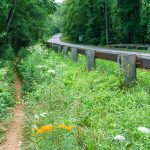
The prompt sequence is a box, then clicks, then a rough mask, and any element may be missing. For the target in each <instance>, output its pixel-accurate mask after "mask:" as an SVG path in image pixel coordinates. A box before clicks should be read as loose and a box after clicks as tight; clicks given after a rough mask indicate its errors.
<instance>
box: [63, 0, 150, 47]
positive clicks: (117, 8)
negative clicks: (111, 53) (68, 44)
mask: <svg viewBox="0 0 150 150" xmlns="http://www.w3.org/2000/svg"><path fill="white" fill-rule="evenodd" d="M61 11H62V26H61V30H62V32H63V33H64V34H65V35H69V36H70V37H71V38H72V40H73V41H76V42H78V41H79V36H83V43H88V44H100V45H104V44H105V45H107V44H112V43H127V44H130V43H132V44H134V43H135V44H136V43H138V44H139V43H142V44H144V43H146V44H150V17H149V14H150V2H149V0H132V1H131V0H94V1H91V0H84V1H83V0H78V1H77V0H65V1H64V3H63V5H62V8H61Z"/></svg>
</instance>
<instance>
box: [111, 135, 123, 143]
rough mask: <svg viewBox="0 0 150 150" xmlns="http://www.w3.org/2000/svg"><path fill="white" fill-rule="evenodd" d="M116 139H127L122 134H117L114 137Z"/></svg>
mask: <svg viewBox="0 0 150 150" xmlns="http://www.w3.org/2000/svg"><path fill="white" fill-rule="evenodd" d="M114 140H116V141H120V142H122V141H124V140H125V138H124V137H123V136H122V135H116V136H115V137H114Z"/></svg>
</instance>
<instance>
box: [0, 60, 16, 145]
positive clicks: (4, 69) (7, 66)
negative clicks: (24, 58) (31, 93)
mask: <svg viewBox="0 0 150 150" xmlns="http://www.w3.org/2000/svg"><path fill="white" fill-rule="evenodd" d="M13 78H14V76H13V66H12V64H11V62H10V61H5V62H4V61H2V60H0V135H1V136H0V143H2V142H3V140H4V135H5V132H6V125H7V122H8V121H9V117H10V114H9V112H10V109H11V107H12V106H13V103H14V102H13V96H14V95H13V93H14V91H13V87H12V82H13Z"/></svg>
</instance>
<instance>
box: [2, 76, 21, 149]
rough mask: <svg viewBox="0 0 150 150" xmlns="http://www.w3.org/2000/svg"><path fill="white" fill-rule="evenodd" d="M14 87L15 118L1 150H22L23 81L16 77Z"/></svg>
mask: <svg viewBox="0 0 150 150" xmlns="http://www.w3.org/2000/svg"><path fill="white" fill-rule="evenodd" d="M14 87H15V90H16V96H15V99H16V103H17V104H16V106H15V108H14V111H13V118H12V121H11V123H10V124H9V130H8V132H7V133H6V141H5V142H4V144H3V145H0V150H20V149H21V134H22V132H21V130H22V126H23V117H24V112H23V105H22V104H21V99H22V93H21V81H20V79H19V77H18V76H17V75H16V79H15V81H14Z"/></svg>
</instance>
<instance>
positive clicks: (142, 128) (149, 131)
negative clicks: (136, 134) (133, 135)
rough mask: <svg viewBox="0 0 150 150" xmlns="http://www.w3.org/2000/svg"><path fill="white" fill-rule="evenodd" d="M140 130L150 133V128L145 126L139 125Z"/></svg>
mask: <svg viewBox="0 0 150 150" xmlns="http://www.w3.org/2000/svg"><path fill="white" fill-rule="evenodd" d="M138 131H140V132H142V133H146V134H149V133H150V129H148V128H145V127H139V128H138Z"/></svg>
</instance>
